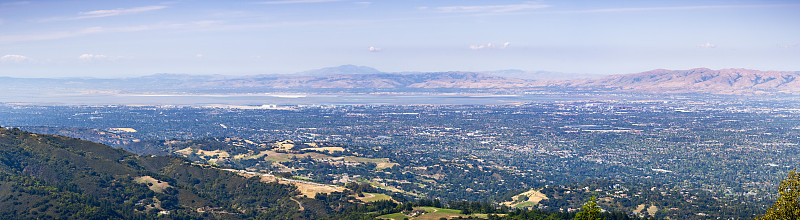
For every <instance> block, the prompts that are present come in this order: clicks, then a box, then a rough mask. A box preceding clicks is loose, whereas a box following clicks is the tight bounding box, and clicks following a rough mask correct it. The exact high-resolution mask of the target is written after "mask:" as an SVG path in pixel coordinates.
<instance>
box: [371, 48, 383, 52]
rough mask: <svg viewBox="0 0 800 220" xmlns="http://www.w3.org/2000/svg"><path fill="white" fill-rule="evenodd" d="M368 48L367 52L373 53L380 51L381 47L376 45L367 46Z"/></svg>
mask: <svg viewBox="0 0 800 220" xmlns="http://www.w3.org/2000/svg"><path fill="white" fill-rule="evenodd" d="M368 50H369V52H373V53H374V52H381V50H382V49H381V48H377V47H369V48H368Z"/></svg>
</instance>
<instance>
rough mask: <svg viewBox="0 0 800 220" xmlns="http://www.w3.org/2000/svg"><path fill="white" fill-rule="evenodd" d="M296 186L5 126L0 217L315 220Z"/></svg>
mask: <svg viewBox="0 0 800 220" xmlns="http://www.w3.org/2000/svg"><path fill="white" fill-rule="evenodd" d="M294 195H297V191H296V190H295V188H294V186H290V185H283V184H277V183H264V182H260V181H259V180H258V179H257V178H249V179H248V178H245V177H242V176H239V175H236V174H234V173H231V172H227V171H222V170H219V169H216V168H212V167H207V166H201V165H196V164H192V163H191V162H190V161H188V160H186V159H183V158H178V157H172V156H139V155H136V154H133V153H129V152H126V151H124V150H121V149H114V148H111V147H109V146H106V145H102V144H97V143H92V142H87V141H82V140H79V139H73V138H67V137H62V136H53V135H41V134H35V133H29V132H25V131H21V130H18V129H5V128H0V219H13V218H19V219H32V218H42V219H47V218H56V219H62V218H75V219H109V218H111V219H114V218H119V219H122V218H124V219H137V218H153V217H156V216H161V217H169V218H225V219H229V218H249V217H254V218H259V217H260V218H268V219H281V218H282V219H292V218H308V217H311V218H314V217H318V216H313V215H312V213H309V212H308V211H300V210H299V209H300V207H299V206H298V202H296V201H293V200H292V199H291V198H292V196H294Z"/></svg>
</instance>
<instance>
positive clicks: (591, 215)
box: [573, 196, 602, 220]
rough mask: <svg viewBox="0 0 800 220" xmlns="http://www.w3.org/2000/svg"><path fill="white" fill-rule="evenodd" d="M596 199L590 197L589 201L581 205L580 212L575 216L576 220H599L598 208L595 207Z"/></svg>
mask: <svg viewBox="0 0 800 220" xmlns="http://www.w3.org/2000/svg"><path fill="white" fill-rule="evenodd" d="M596 201H597V199H596V198H594V196H592V197H591V198H589V201H587V202H586V203H584V204H583V207H581V211H580V212H578V214H576V215H575V218H573V219H577V220H600V219H602V218H600V207H599V206H597V202H596Z"/></svg>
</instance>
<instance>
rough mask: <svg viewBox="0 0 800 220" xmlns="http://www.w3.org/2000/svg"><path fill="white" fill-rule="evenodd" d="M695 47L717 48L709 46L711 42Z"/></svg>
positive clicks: (712, 45)
mask: <svg viewBox="0 0 800 220" xmlns="http://www.w3.org/2000/svg"><path fill="white" fill-rule="evenodd" d="M697 46H698V47H702V48H717V45H714V44H711V42H706V43H704V44H700V45H697Z"/></svg>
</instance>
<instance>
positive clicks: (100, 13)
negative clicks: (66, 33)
mask: <svg viewBox="0 0 800 220" xmlns="http://www.w3.org/2000/svg"><path fill="white" fill-rule="evenodd" d="M165 8H167V6H163V5H151V6H143V7H136V8H118V9H105V10H94V11H86V12H80V13H78V16H74V17H53V18H47V19H43V20H42V21H45V22H47V21H64V20H80V19H87V18H102V17H111V16H118V15H128V14H137V13H142V12H148V11H155V10H161V9H165Z"/></svg>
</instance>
